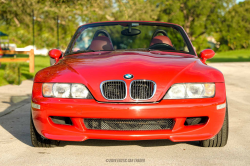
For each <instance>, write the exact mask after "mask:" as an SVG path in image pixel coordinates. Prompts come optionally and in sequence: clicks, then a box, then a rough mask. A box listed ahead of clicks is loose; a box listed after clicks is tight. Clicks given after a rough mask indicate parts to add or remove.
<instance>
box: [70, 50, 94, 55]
mask: <svg viewBox="0 0 250 166" xmlns="http://www.w3.org/2000/svg"><path fill="white" fill-rule="evenodd" d="M86 52H96V51H95V50H79V51H76V52H70V53H68V54H67V55H72V54H79V53H86Z"/></svg>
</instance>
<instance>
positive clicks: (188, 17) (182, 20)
mask: <svg viewBox="0 0 250 166" xmlns="http://www.w3.org/2000/svg"><path fill="white" fill-rule="evenodd" d="M234 3H235V0H209V1H203V0H179V1H165V0H163V1H161V2H160V3H159V4H158V7H159V8H161V11H162V12H160V13H159V17H158V20H159V21H165V22H171V23H176V24H179V25H181V26H183V28H184V29H185V31H186V32H187V34H188V36H189V37H190V39H191V41H192V43H193V44H194V46H195V47H196V50H197V51H200V50H201V49H204V48H206V47H207V40H206V35H210V34H212V33H213V32H217V31H218V29H219V25H220V24H221V19H222V18H223V14H224V13H225V12H226V11H227V9H228V7H229V6H230V5H232V4H234Z"/></svg>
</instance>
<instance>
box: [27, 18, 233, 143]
mask: <svg viewBox="0 0 250 166" xmlns="http://www.w3.org/2000/svg"><path fill="white" fill-rule="evenodd" d="M214 54H215V53H214V52H213V50H209V49H206V50H204V51H202V52H201V53H200V56H199V57H198V56H197V54H196V52H195V50H194V48H193V46H192V44H191V42H190V40H189V38H188V36H187V34H186V33H185V31H184V30H183V28H182V27H181V26H179V25H175V24H170V23H164V22H149V21H115V22H98V23H91V24H85V25H82V26H80V27H79V28H78V29H77V31H76V32H75V34H74V36H73V38H72V40H71V42H70V43H69V45H68V48H67V49H66V51H65V52H64V53H62V52H61V51H60V50H57V49H53V50H51V51H50V52H49V56H50V57H51V59H52V60H54V63H53V64H52V65H51V66H50V67H47V68H45V69H42V70H41V71H39V72H38V73H37V74H36V76H35V78H34V85H33V91H32V103H31V120H30V121H31V124H30V127H31V140H32V144H33V145H34V146H35V147H50V146H52V145H53V146H54V145H58V143H59V141H85V140H87V139H109V140H152V139H170V140H171V141H173V142H183V141H200V145H201V146H204V147H223V146H225V145H226V143H227V138H228V111H227V110H228V109H227V102H226V89H225V80H224V77H223V74H222V73H221V72H220V71H219V70H217V69H215V68H212V67H210V66H207V65H206V63H205V62H206V60H207V59H210V58H212V57H213V56H214Z"/></svg>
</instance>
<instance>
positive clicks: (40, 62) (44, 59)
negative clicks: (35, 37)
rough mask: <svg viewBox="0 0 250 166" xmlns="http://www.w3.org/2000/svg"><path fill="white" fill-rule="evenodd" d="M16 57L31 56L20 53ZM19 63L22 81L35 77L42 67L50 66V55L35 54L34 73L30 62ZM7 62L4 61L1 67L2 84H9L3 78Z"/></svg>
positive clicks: (0, 84) (0, 77) (0, 80)
mask: <svg viewBox="0 0 250 166" xmlns="http://www.w3.org/2000/svg"><path fill="white" fill-rule="evenodd" d="M16 57H17V58H28V57H29V56H28V55H23V54H20V55H17V56H16ZM19 63H20V65H21V80H22V81H23V80H27V79H31V78H33V77H34V76H35V74H36V73H37V72H38V71H39V70H41V69H43V68H45V67H48V66H49V65H50V62H49V56H42V55H36V56H35V72H34V73H30V72H29V63H28V62H19ZM6 64H7V63H4V62H2V63H1V67H0V86H3V85H7V84H9V83H8V82H7V81H6V80H5V79H4V78H3V75H4V70H5V67H6Z"/></svg>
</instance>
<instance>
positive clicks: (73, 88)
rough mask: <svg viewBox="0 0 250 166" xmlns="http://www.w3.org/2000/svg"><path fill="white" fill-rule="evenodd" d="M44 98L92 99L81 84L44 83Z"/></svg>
mask: <svg viewBox="0 0 250 166" xmlns="http://www.w3.org/2000/svg"><path fill="white" fill-rule="evenodd" d="M43 96H44V97H56V98H81V99H93V97H92V95H91V94H90V92H89V90H88V89H87V88H86V87H85V86H84V85H83V84H66V83H44V84H43Z"/></svg>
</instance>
